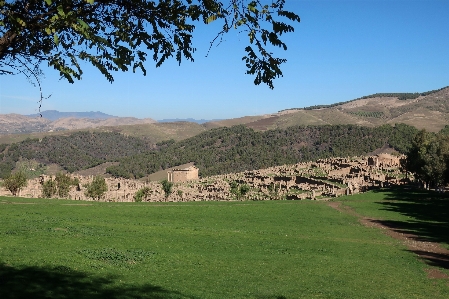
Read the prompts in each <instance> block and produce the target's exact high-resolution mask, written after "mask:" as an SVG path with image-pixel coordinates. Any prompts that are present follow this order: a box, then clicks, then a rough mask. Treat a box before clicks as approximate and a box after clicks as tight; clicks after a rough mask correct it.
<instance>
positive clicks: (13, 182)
mask: <svg viewBox="0 0 449 299" xmlns="http://www.w3.org/2000/svg"><path fill="white" fill-rule="evenodd" d="M26 185H27V177H26V175H25V173H23V172H22V171H18V172H16V173H13V174H11V175H9V176H8V177H7V178H6V179H4V181H3V187H4V188H5V189H6V190H9V191H10V192H11V193H12V195H13V196H17V195H18V194H19V192H20V189H22V188H23V187H25V186H26Z"/></svg>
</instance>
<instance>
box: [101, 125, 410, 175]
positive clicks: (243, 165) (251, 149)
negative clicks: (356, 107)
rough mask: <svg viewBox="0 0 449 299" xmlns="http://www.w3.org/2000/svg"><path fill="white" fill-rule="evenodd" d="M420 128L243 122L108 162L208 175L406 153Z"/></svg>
mask: <svg viewBox="0 0 449 299" xmlns="http://www.w3.org/2000/svg"><path fill="white" fill-rule="evenodd" d="M416 132H417V129H416V128H414V127H411V126H407V125H397V126H395V127H393V126H390V125H385V126H381V127H377V128H368V127H360V126H354V125H339V126H308V127H303V126H294V127H290V128H288V129H285V130H280V129H278V130H269V131H265V132H257V131H254V130H252V129H249V128H247V127H245V126H242V125H240V126H234V127H230V128H219V129H213V130H209V131H207V132H204V133H202V134H199V135H197V136H195V137H192V138H189V139H186V140H183V141H180V142H177V143H173V144H171V145H169V146H167V147H166V148H164V149H161V150H160V151H154V152H149V153H146V154H139V155H134V156H130V157H127V158H124V159H121V160H120V165H118V166H111V167H109V168H108V169H107V172H108V173H110V174H112V175H114V176H118V177H125V178H141V177H144V176H146V175H148V174H151V173H153V172H156V171H159V170H162V169H166V168H170V167H174V166H176V165H180V164H185V163H188V162H195V164H196V165H197V166H198V167H199V169H200V174H201V175H202V176H210V175H217V174H225V173H231V172H240V171H245V170H254V169H260V168H267V167H270V166H275V165H283V164H293V163H298V162H303V161H311V160H315V159H319V158H326V157H338V156H340V157H341V156H343V157H345V156H357V155H364V154H367V153H369V152H371V151H373V150H375V149H377V148H380V147H382V146H384V145H386V144H389V145H390V146H392V147H393V148H395V149H396V150H398V151H399V152H402V153H405V152H406V151H407V150H408V148H409V145H410V144H411V140H412V138H413V136H414V135H415V134H416Z"/></svg>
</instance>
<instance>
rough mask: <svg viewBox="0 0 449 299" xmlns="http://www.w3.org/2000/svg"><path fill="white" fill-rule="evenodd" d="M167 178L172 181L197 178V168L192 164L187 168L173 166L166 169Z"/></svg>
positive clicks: (185, 180) (177, 181) (178, 181)
mask: <svg viewBox="0 0 449 299" xmlns="http://www.w3.org/2000/svg"><path fill="white" fill-rule="evenodd" d="M167 180H168V181H169V182H172V183H180V182H187V181H191V180H198V168H197V167H195V166H194V165H191V166H189V167H187V168H173V169H171V170H169V171H167Z"/></svg>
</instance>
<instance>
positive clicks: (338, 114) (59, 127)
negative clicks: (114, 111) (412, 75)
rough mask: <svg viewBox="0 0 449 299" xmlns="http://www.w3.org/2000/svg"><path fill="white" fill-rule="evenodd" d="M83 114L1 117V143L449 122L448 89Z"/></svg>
mask: <svg viewBox="0 0 449 299" xmlns="http://www.w3.org/2000/svg"><path fill="white" fill-rule="evenodd" d="M48 112H51V111H48ZM43 113H44V114H46V113H47V112H46V111H44V112H43ZM52 113H53V112H52ZM64 113H65V112H64ZM64 113H63V112H58V113H56V114H55V115H56V116H57V115H59V116H67V115H66V114H64ZM67 113H69V112H67ZM70 113H72V112H70ZM73 113H75V112H73ZM89 113H91V114H89ZM50 114H51V113H50ZM78 115H81V116H86V115H90V116H91V117H92V118H75V117H69V118H67V117H63V118H59V119H57V120H54V121H52V120H50V119H46V118H43V117H27V116H23V115H18V114H6V115H0V144H1V143H12V142H19V141H22V140H25V139H26V138H43V137H45V136H49V135H50V136H53V135H61V134H63V135H67V134H70V133H73V132H76V131H80V130H86V129H88V130H90V131H95V132H117V133H121V134H124V135H126V136H134V137H139V138H145V139H146V140H148V141H151V142H153V143H157V142H161V141H164V140H169V139H173V140H175V141H179V140H183V139H186V138H190V137H192V136H195V135H197V134H199V133H202V132H204V131H207V130H210V129H214V128H220V127H231V126H235V125H244V126H246V127H248V128H252V129H254V130H256V131H267V130H273V129H286V128H288V127H291V126H297V125H300V126H321V125H346V124H351V125H358V126H365V127H376V126H381V125H385V124H391V125H394V124H396V123H404V124H408V125H411V126H414V127H416V128H417V129H426V130H428V131H431V132H437V131H439V130H441V129H442V128H444V127H445V125H446V124H448V123H449V87H444V88H441V89H438V90H433V91H426V92H422V93H376V94H373V95H368V96H363V97H360V98H358V99H353V100H349V101H346V102H340V103H335V104H331V105H316V106H311V107H305V108H291V109H287V110H282V111H278V112H276V113H272V114H266V115H257V116H244V117H239V118H233V119H225V120H213V121H208V122H205V123H203V120H200V121H198V120H194V119H183V120H182V121H173V122H165V120H163V121H164V122H156V121H155V120H153V119H149V118H147V119H137V118H131V117H128V118H125V117H109V118H104V119H103V118H94V117H96V115H97V116H98V117H102V116H108V115H107V114H104V113H101V112H88V114H78ZM56 116H54V117H56ZM171 120H176V119H171ZM184 120H190V121H184ZM200 122H201V124H200ZM49 131H50V132H49ZM13 133H14V134H13ZM18 133H20V134H18Z"/></svg>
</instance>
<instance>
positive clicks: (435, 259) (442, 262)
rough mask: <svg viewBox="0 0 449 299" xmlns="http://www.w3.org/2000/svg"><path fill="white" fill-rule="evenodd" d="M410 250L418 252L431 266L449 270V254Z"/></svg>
mask: <svg viewBox="0 0 449 299" xmlns="http://www.w3.org/2000/svg"><path fill="white" fill-rule="evenodd" d="M408 251H410V252H413V253H415V254H417V255H418V256H419V257H420V258H422V259H423V260H424V262H425V263H426V264H427V265H429V266H433V267H438V268H442V269H446V270H449V255H447V254H444V253H435V252H428V251H423V250H408Z"/></svg>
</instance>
